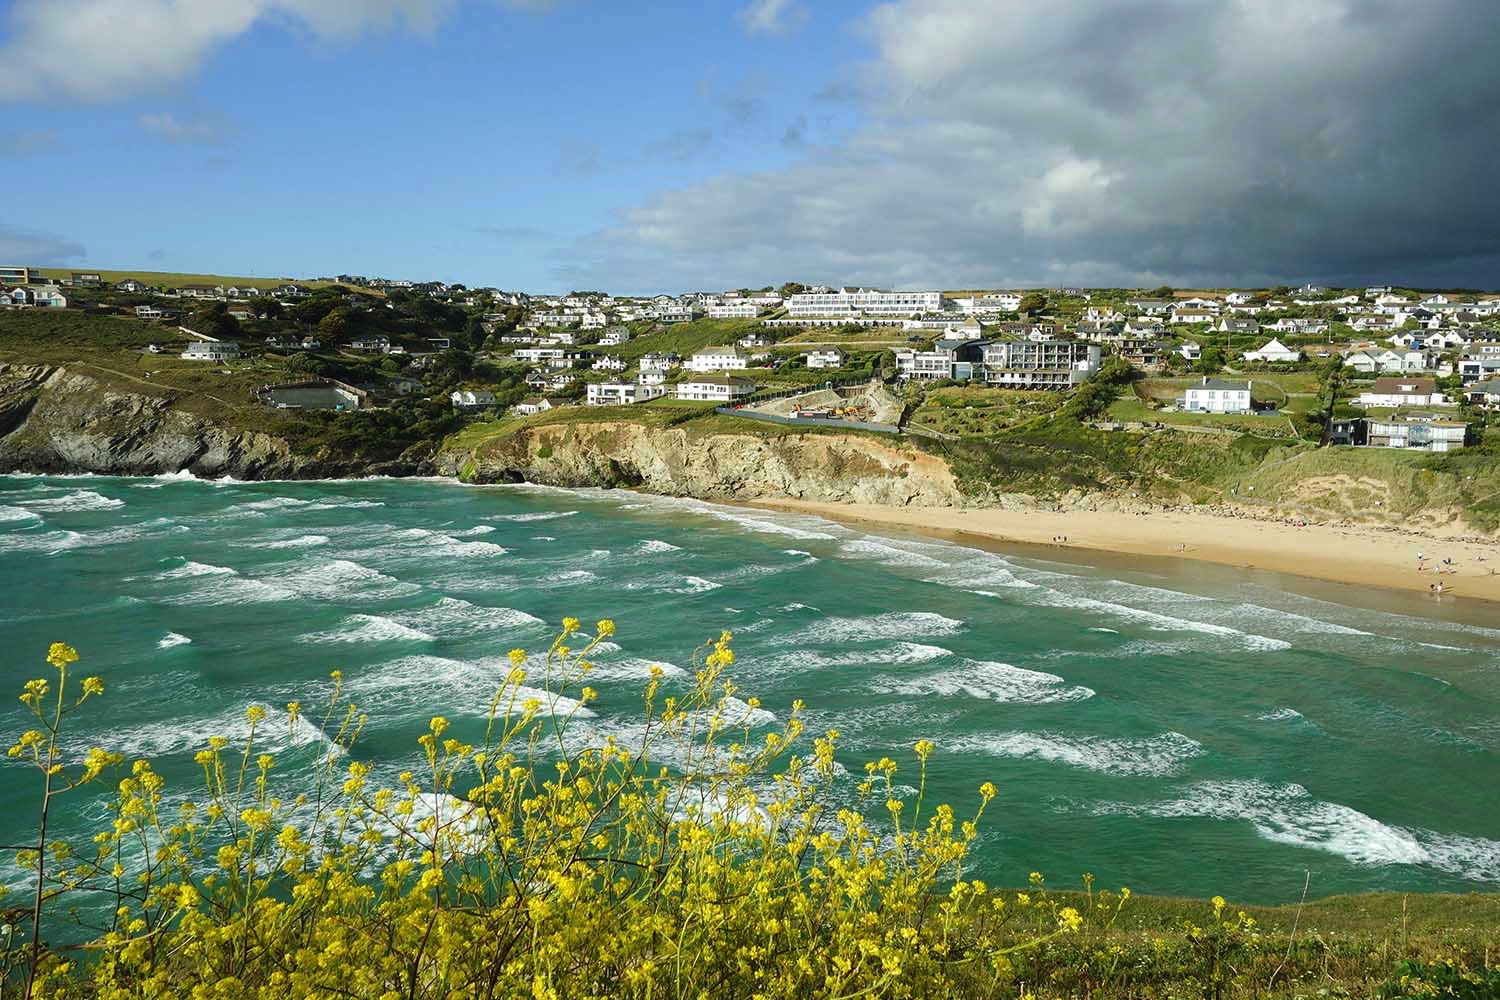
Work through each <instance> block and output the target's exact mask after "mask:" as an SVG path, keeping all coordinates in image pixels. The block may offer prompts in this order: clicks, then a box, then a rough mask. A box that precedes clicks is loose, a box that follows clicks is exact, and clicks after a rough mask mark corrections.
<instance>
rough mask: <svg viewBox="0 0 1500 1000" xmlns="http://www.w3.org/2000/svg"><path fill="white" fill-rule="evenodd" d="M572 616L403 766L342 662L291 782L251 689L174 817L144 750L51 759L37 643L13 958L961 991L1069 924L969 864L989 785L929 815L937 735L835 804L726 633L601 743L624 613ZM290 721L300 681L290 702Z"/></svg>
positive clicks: (103, 982) (423, 987) (323, 972)
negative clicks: (74, 903) (239, 729)
mask: <svg viewBox="0 0 1500 1000" xmlns="http://www.w3.org/2000/svg"><path fill="white" fill-rule="evenodd" d="M578 629H579V623H578V622H577V621H576V620H573V619H568V620H566V621H565V622H564V624H563V630H562V632H561V634H560V635H559V637H558V638H557V639H556V641H554V642H553V643H552V645H551V647H550V648H549V649H548V650H547V651H546V653H545V654H544V655H542V656H539V657H530V656H528V655H527V653H525V652H524V651H521V650H514V651H512V652H511V654H510V665H511V666H510V672H509V674H508V675H507V676H506V677H505V678H504V679H503V681H502V682H501V683H500V684H499V686H498V688H497V690H496V691H495V692H494V694H493V696H492V697H491V699H490V701H489V711H488V713H487V716H486V718H485V721H484V724H483V727H482V730H479V729H476V730H475V731H472V732H464V733H460V732H458V731H457V730H456V729H455V727H453V726H451V725H450V724H449V722H448V721H447V720H446V719H445V718H443V717H441V716H436V717H434V718H433V719H432V721H431V724H430V726H429V728H428V732H427V733H425V734H424V735H423V736H422V737H421V739H420V740H419V741H418V742H419V743H420V745H421V747H422V750H423V755H424V756H425V761H426V764H425V766H424V767H422V768H421V769H420V773H407V774H403V775H402V776H401V779H400V782H399V784H398V785H397V786H396V787H377V786H376V785H375V783H374V780H373V776H372V767H371V765H370V764H369V763H368V762H366V761H361V760H358V759H356V758H355V756H354V754H355V751H356V745H357V741H358V738H359V735H360V733H361V731H362V729H363V727H364V725H365V722H366V719H365V717H364V716H363V715H361V714H359V712H358V711H357V710H356V709H355V708H354V706H352V705H350V704H348V703H347V702H346V701H345V700H344V698H343V696H342V687H341V682H342V678H341V676H340V675H339V674H338V673H337V672H335V673H334V674H333V675H332V678H333V684H332V689H331V691H330V693H329V694H328V696H327V697H326V699H325V700H324V702H323V707H322V708H321V710H320V711H319V712H318V713H317V714H318V715H319V716H320V717H321V718H320V721H319V722H318V724H319V725H320V726H321V727H322V731H323V732H325V733H328V734H330V737H329V742H328V744H327V745H326V746H323V747H321V749H319V750H318V751H317V752H316V759H315V761H314V762H313V763H314V768H313V770H314V773H315V776H316V777H315V778H314V779H313V781H312V784H311V785H310V786H309V787H305V788H300V789H296V790H293V792H294V793H293V794H288V795H283V794H281V791H282V789H281V787H280V783H279V782H278V781H277V780H276V773H277V766H278V761H277V760H276V759H275V758H274V757H273V756H271V755H270V754H267V753H263V752H260V751H259V749H258V748H257V742H258V741H259V740H260V739H263V735H262V734H264V733H265V731H266V730H267V729H269V728H270V727H271V726H273V725H279V723H275V722H273V721H272V720H271V719H270V718H269V715H268V712H267V710H266V709H264V708H261V707H252V708H250V709H249V710H247V712H246V719H247V721H248V723H249V735H248V737H247V739H246V743H245V745H244V746H243V747H230V745H229V744H228V742H227V741H226V740H224V739H222V738H218V737H214V738H211V739H210V740H209V741H208V745H207V747H206V748H205V749H204V750H202V751H200V752H199V753H198V754H197V757H196V760H197V763H198V764H199V765H200V766H201V768H202V770H203V786H202V788H201V789H200V798H198V799H197V800H195V801H189V802H187V803H185V804H183V805H182V806H180V807H177V808H174V809H170V810H169V809H168V808H167V807H166V797H165V796H166V788H165V782H164V781H163V779H162V778H161V777H160V776H159V775H158V774H157V773H156V771H155V770H153V768H152V766H151V765H150V763H149V762H147V761H134V762H130V763H129V764H128V766H127V762H126V761H125V760H124V758H123V757H122V756H121V755H119V754H115V753H110V752H108V751H105V750H101V749H93V750H90V751H88V753H87V754H86V755H85V756H84V757H83V759H82V761H81V763H76V764H74V763H71V762H68V763H66V766H65V761H68V757H67V755H65V754H64V752H63V750H62V745H63V738H62V728H63V726H62V724H63V720H64V719H65V718H66V717H67V716H68V715H70V714H71V713H72V712H74V711H76V710H78V709H79V708H81V707H82V706H83V705H84V704H85V702H87V701H89V700H90V699H91V698H95V697H97V696H101V695H102V694H103V692H104V684H103V681H102V680H100V679H99V678H88V679H86V680H84V681H82V683H81V693H77V694H75V689H77V688H78V687H79V686H80V685H79V683H78V682H77V681H76V680H75V679H74V678H73V677H72V676H70V665H71V664H72V663H74V662H76V661H77V659H78V655H77V653H76V652H74V651H73V650H72V649H70V648H69V647H67V646H64V645H62V644H60V643H58V644H54V645H53V647H52V649H51V650H50V651H49V655H48V661H49V663H50V664H52V666H53V668H54V669H55V674H54V676H55V678H56V686H55V690H54V688H53V685H52V683H51V682H49V681H48V680H47V679H37V680H33V681H30V682H28V683H27V685H26V689H25V694H24V695H23V698H22V700H23V701H24V702H25V704H26V706H27V707H28V708H29V709H30V710H31V711H32V713H33V715H34V717H35V719H36V720H37V725H38V727H39V728H36V729H32V730H30V731H28V732H26V733H25V734H23V735H22V736H21V737H20V739H19V740H18V741H17V743H16V744H15V745H14V746H13V747H12V749H11V751H10V756H11V757H12V758H18V759H22V760H24V761H26V762H28V763H30V764H32V765H33V766H35V767H36V768H37V770H38V772H39V773H40V774H41V776H42V777H41V780H42V781H43V784H44V792H43V796H44V805H43V813H42V816H43V825H42V828H41V829H40V831H39V833H38V837H37V843H38V845H39V848H41V847H42V846H43V845H45V849H44V850H43V849H38V850H36V851H31V852H27V853H25V855H24V856H23V861H25V862H26V865H27V867H28V869H29V870H32V871H35V872H36V873H37V878H38V882H37V886H38V892H37V894H36V897H35V900H34V901H33V905H31V906H30V907H28V908H27V910H25V911H17V913H16V914H15V915H14V916H13V918H12V926H13V927H15V926H16V925H18V924H24V923H27V922H29V923H30V925H31V928H30V929H31V934H32V941H31V943H30V944H29V945H26V946H23V947H20V948H12V949H8V950H7V951H6V953H5V955H6V958H7V960H8V961H9V963H10V968H9V971H10V972H11V973H12V974H14V975H16V976H19V977H22V978H24V980H25V982H26V989H27V995H31V996H69V995H75V994H76V993H78V992H84V991H87V992H90V993H91V994H94V995H100V996H109V997H115V996H120V997H123V996H143V995H144V996H184V995H189V994H191V995H193V996H200V995H201V996H234V997H238V996H248V995H257V996H259V995H265V996H273V995H274V996H278V997H281V996H288V995H289V996H308V995H317V996H327V995H340V996H357V997H381V998H384V997H394V996H413V997H415V996H431V995H436V994H438V993H442V994H443V995H448V996H462V997H477V996H528V997H575V996H620V995H641V996H647V995H651V996H660V995H672V996H746V997H748V996H752V995H754V996H767V997H770V996H775V997H799V996H810V995H830V996H833V995H837V996H851V995H863V994H878V995H900V996H915V995H923V996H950V995H961V996H970V995H975V994H976V993H978V992H981V991H983V992H989V991H991V990H993V988H994V986H995V985H996V984H997V983H1000V982H1004V981H1007V980H1008V977H1009V976H1010V974H1011V972H1012V971H1013V966H1012V960H1011V958H1010V957H1009V956H1011V955H1015V954H1017V953H1018V952H1020V951H1021V950H1023V949H1025V948H1029V947H1034V946H1037V945H1040V944H1042V943H1045V942H1048V941H1052V940H1054V939H1058V938H1060V937H1062V936H1064V935H1068V934H1073V933H1076V932H1078V931H1079V930H1080V928H1082V927H1083V925H1084V922H1085V921H1084V917H1083V916H1082V915H1081V914H1080V912H1079V911H1078V910H1077V909H1076V908H1074V907H1071V906H1064V905H1062V904H1061V903H1060V902H1059V901H1057V900H1056V899H1054V898H1053V897H1052V896H1050V895H1049V894H1048V893H1047V892H1046V891H1045V888H1044V887H1043V886H1042V884H1041V877H1040V876H1039V875H1037V876H1034V882H1035V891H1033V892H1032V893H1029V894H1027V895H1026V896H1025V898H1024V902H1023V901H1021V900H1017V902H1016V905H1008V904H1007V902H1006V900H1005V898H1003V897H1002V896H1000V895H999V894H997V893H994V892H992V891H991V890H990V889H989V888H988V887H987V886H985V885H984V884H983V883H981V882H978V881H974V880H971V879H966V878H965V877H964V868H965V862H966V860H967V858H968V855H969V852H970V849H971V847H972V845H973V844H974V841H975V839H976V837H977V836H978V825H979V823H980V821H981V819H982V817H983V815H984V812H985V807H986V806H987V805H988V803H989V802H990V800H991V799H992V798H993V797H994V795H995V789H994V786H992V785H990V784H988V783H985V784H984V785H982V786H981V787H980V788H979V789H978V794H977V796H976V800H975V803H974V805H973V807H972V809H971V810H970V811H969V812H968V815H967V816H964V817H960V816H959V815H958V814H957V813H956V812H955V810H954V809H953V808H951V807H949V806H947V805H939V806H937V807H936V808H933V809H929V806H928V803H927V802H926V801H925V795H924V790H925V787H926V768H927V761H928V757H929V755H930V754H931V753H932V751H933V746H932V744H931V743H928V742H927V741H925V740H924V741H921V742H919V743H917V744H916V746H915V748H914V749H915V754H916V757H917V759H918V776H917V777H916V778H915V779H914V780H915V783H916V784H917V786H918V792H917V794H916V796H915V797H914V798H911V799H905V800H904V799H902V798H901V797H900V796H899V795H898V793H897V791H896V785H895V781H894V779H895V776H896V774H897V773H898V766H897V764H896V763H895V762H894V761H893V760H891V759H889V758H882V759H881V760H879V761H876V762H872V763H870V764H869V765H867V767H866V769H865V775H864V778H863V780H862V781H860V782H859V783H858V786H857V789H856V791H855V794H854V796H853V798H845V797H843V796H842V795H841V794H840V793H839V792H838V790H837V788H836V786H837V778H838V774H839V769H838V767H837V765H836V764H835V761H834V752H835V748H836V745H837V741H838V738H839V736H838V733H837V732H836V731H830V732H828V733H826V734H825V735H823V736H821V737H818V738H815V739H813V740H812V746H811V753H809V754H807V755H806V756H802V755H800V752H793V750H792V748H793V747H794V746H796V745H797V744H798V741H799V737H800V736H801V735H802V728H803V724H802V721H801V717H800V716H801V710H802V706H801V704H800V703H797V704H795V705H794V706H793V709H792V713H791V716H790V718H789V719H788V720H787V721H786V723H785V724H784V725H783V726H781V727H780V728H779V729H777V730H775V731H772V732H769V733H765V734H764V735H763V736H758V735H756V734H755V733H753V732H752V728H754V727H755V726H756V724H757V712H758V702H757V701H756V700H755V699H754V698H751V699H748V700H745V701H741V700H739V699H738V698H737V697H735V694H736V690H737V689H736V687H735V685H734V684H733V683H731V682H730V681H728V680H727V679H726V678H725V671H726V670H727V669H728V668H729V667H730V665H731V664H732V663H733V662H734V654H733V652H732V650H731V647H730V637H729V635H728V633H725V634H723V635H722V636H721V637H720V638H719V639H718V640H717V641H715V642H713V643H711V644H707V645H705V646H703V647H701V648H700V649H699V650H698V651H697V652H696V653H695V655H694V664H695V673H694V675H693V677H692V678H691V680H690V682H689V683H688V685H687V688H686V690H684V691H681V692H680V693H678V694H666V693H665V691H664V679H663V674H662V672H661V670H660V669H659V668H658V669H656V670H653V672H652V679H651V681H650V683H649V684H648V685H647V687H646V690H645V692H644V699H643V712H644V721H645V725H644V730H643V734H644V735H643V736H642V737H641V738H640V742H639V744H638V745H626V744H624V743H621V742H620V741H618V740H617V739H616V738H614V737H610V738H607V739H603V740H599V739H597V738H596V737H593V736H592V735H591V733H590V732H589V731H587V730H586V729H584V728H583V727H582V723H581V722H580V721H579V720H581V719H583V718H586V717H587V716H588V715H589V714H590V713H589V712H588V710H587V709H586V706H587V705H588V704H590V703H592V702H593V701H594V700H595V699H596V697H597V694H596V692H594V691H593V689H591V688H589V687H588V686H587V685H586V681H587V678H588V674H589V672H590V669H591V664H590V662H589V656H590V655H591V653H592V651H593V650H594V648H595V647H596V646H597V645H598V643H600V642H601V641H603V640H604V639H605V638H606V637H608V636H610V635H612V634H613V633H614V625H613V623H611V622H609V621H601V622H599V623H598V626H597V628H596V630H595V635H594V636H593V637H592V638H589V637H586V636H580V634H579V632H578ZM575 641H577V642H580V643H581V644H582V648H578V649H574V648H571V647H570V643H573V642H575ZM537 675H539V676H537ZM528 681H531V682H532V683H538V684H539V685H540V686H538V687H534V688H533V687H528V686H526V684H527V682H528ZM302 718H303V707H302V705H301V704H300V703H298V702H292V703H290V704H289V705H288V706H287V708H286V715H285V720H284V721H285V724H286V725H288V726H290V727H291V728H292V730H293V731H295V730H296V729H297V727H298V726H299V724H300V722H301V720H302ZM668 765H669V766H668ZM117 769H119V770H122V771H123V774H124V777H123V780H120V782H119V784H118V789H119V790H118V794H117V795H116V796H115V798H114V799H113V801H112V803H111V804H110V808H109V812H110V815H111V817H112V821H111V823H110V824H109V825H108V826H106V827H105V828H104V829H103V830H102V831H101V832H100V834H99V835H98V836H96V837H94V838H93V840H92V845H93V846H92V847H91V848H90V849H88V850H82V849H80V850H78V851H77V852H76V853H72V852H68V851H66V850H64V849H62V848H61V847H59V846H57V845H55V844H53V842H52V841H49V840H48V831H47V829H46V827H45V817H46V807H47V805H49V804H50V803H51V802H52V800H54V799H55V798H56V797H57V796H59V795H62V794H69V793H74V792H77V791H79V790H80V789H84V788H86V787H88V786H90V785H92V784H94V783H95V782H96V781H98V780H99V779H101V778H102V777H103V776H104V775H105V774H106V773H110V772H114V771H116V770H117ZM870 811H873V812H875V813H883V814H884V815H885V819H884V820H883V821H877V820H875V819H874V818H872V817H871V816H869V815H868V813H869V812H870ZM89 893H102V894H103V896H104V897H105V898H107V899H109V900H110V905H109V907H108V908H107V910H106V912H107V913H108V914H109V916H108V917H107V919H106V922H105V924H104V925H103V926H102V927H101V928H100V931H101V934H100V936H99V938H98V940H97V941H96V942H94V944H93V946H92V950H93V952H94V954H95V955H96V958H95V959H94V960H93V961H92V962H91V963H89V964H87V965H79V964H75V963H74V962H71V961H68V960H66V959H65V958H64V957H63V955H62V953H60V952H57V951H53V950H51V949H49V948H48V947H47V946H46V943H45V937H46V936H47V935H46V934H44V933H43V928H44V927H47V928H49V929H50V928H52V927H53V926H54V925H53V924H52V923H51V914H52V912H53V911H55V910H56V908H57V906H58V904H59V903H63V902H67V901H68V900H69V899H71V898H72V897H75V896H82V895H85V894H89ZM1121 902H1123V900H1121ZM1115 912H1116V913H1117V912H1118V907H1115ZM49 933H50V930H49ZM0 971H3V970H0Z"/></svg>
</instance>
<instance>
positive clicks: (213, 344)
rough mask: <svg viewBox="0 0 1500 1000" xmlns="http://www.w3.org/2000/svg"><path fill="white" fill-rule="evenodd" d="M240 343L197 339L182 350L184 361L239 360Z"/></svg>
mask: <svg viewBox="0 0 1500 1000" xmlns="http://www.w3.org/2000/svg"><path fill="white" fill-rule="evenodd" d="M239 357H240V345H239V344H236V343H233V342H232V341H227V340H195V341H193V342H192V343H191V344H189V345H187V347H186V348H185V349H184V350H183V352H182V359H183V360H184V361H212V362H214V363H215V364H218V363H220V362H224V361H238V360H239Z"/></svg>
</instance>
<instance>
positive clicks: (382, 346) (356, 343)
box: [349, 334, 391, 354]
mask: <svg viewBox="0 0 1500 1000" xmlns="http://www.w3.org/2000/svg"><path fill="white" fill-rule="evenodd" d="M349 349H350V350H351V351H370V352H379V353H381V354H389V353H390V351H391V338H389V337H387V336H385V335H384V334H377V335H375V336H370V335H368V334H366V335H365V336H363V337H356V338H354V339H353V340H351V341H349Z"/></svg>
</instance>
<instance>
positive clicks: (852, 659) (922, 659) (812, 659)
mask: <svg viewBox="0 0 1500 1000" xmlns="http://www.w3.org/2000/svg"><path fill="white" fill-rule="evenodd" d="M736 631H744V629H737V630H736ZM952 655H953V653H952V652H951V651H950V650H947V649H944V648H943V647H942V646H929V645H924V644H922V643H916V642H898V643H895V644H894V645H891V646H886V647H884V648H881V649H870V650H854V651H851V652H847V653H817V652H814V651H812V650H801V649H799V650H797V651H795V652H792V653H788V654H786V655H785V656H778V657H776V658H774V659H772V660H770V661H767V663H766V665H767V666H768V667H770V668H771V669H773V670H818V669H824V668H827V667H872V666H892V665H896V664H909V663H931V662H933V661H934V660H941V659H943V658H944V657H946V656H952Z"/></svg>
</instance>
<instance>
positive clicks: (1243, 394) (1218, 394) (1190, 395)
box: [1180, 375, 1251, 413]
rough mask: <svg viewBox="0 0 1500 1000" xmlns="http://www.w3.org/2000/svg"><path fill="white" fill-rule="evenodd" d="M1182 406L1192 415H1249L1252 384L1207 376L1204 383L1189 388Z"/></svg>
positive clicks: (1183, 398)
mask: <svg viewBox="0 0 1500 1000" xmlns="http://www.w3.org/2000/svg"><path fill="white" fill-rule="evenodd" d="M1180 405H1181V407H1182V409H1183V410H1185V411H1188V412H1190V413H1249V412H1250V409H1251V407H1250V383H1249V382H1228V381H1225V380H1223V379H1217V378H1209V377H1208V376H1206V375H1205V376H1204V377H1203V381H1202V382H1200V383H1198V384H1197V385H1193V386H1188V389H1187V392H1186V393H1185V394H1184V395H1183V397H1182V400H1181V403H1180Z"/></svg>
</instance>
